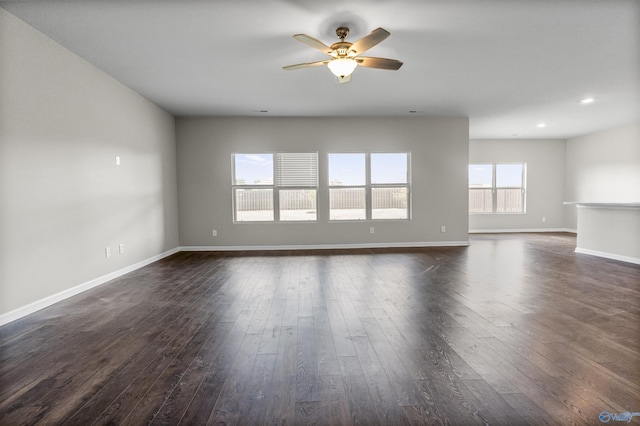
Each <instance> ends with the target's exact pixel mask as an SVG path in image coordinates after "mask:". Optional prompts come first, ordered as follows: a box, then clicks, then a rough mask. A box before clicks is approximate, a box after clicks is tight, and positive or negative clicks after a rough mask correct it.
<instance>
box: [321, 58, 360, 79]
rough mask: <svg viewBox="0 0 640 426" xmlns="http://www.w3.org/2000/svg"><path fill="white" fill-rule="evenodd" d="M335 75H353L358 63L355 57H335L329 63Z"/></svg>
mask: <svg viewBox="0 0 640 426" xmlns="http://www.w3.org/2000/svg"><path fill="white" fill-rule="evenodd" d="M327 66H328V67H329V69H330V70H331V72H332V73H333V75H335V76H336V77H346V76H348V75H351V73H352V72H353V70H355V69H356V67H357V66H358V63H357V62H356V61H355V60H353V59H346V58H342V59H334V60H333V61H331V62H329V63H328V64H327Z"/></svg>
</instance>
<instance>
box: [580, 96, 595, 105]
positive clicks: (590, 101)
mask: <svg viewBox="0 0 640 426" xmlns="http://www.w3.org/2000/svg"><path fill="white" fill-rule="evenodd" d="M593 101H595V99H593V98H584V99H583V100H581V101H580V103H581V104H582V105H587V104H591V103H593Z"/></svg>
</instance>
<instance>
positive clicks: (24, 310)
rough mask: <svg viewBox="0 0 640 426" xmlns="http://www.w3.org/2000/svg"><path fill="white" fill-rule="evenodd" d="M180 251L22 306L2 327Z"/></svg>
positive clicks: (2, 317)
mask: <svg viewBox="0 0 640 426" xmlns="http://www.w3.org/2000/svg"><path fill="white" fill-rule="evenodd" d="M178 251H180V249H179V248H174V249H172V250H169V251H166V252H164V253H160V254H158V255H156V256H152V257H150V258H148V259H145V260H143V261H140V262H138V263H135V264H133V265H130V266H127V267H126V268H122V269H119V270H117V271H114V272H111V273H109V274H107V275H103V276H101V277H98V278H95V279H93V280H91V281H87V282H85V283H82V284H80V285H77V286H75V287H72V288H69V289H66V290H63V291H61V292H60V293H56V294H52V295H51V296H47V297H45V298H44V299H40V300H37V301H35V302H33V303H29V304H28V305H25V306H22V307H20V308H18V309H14V310H13V311H9V312H7V313H6V314H2V315H0V326H2V325H4V324H8V323H10V322H12V321H15V320H17V319H19V318H22V317H24V316H27V315H29V314H32V313H34V312H36V311H39V310H40V309H43V308H46V307H47V306H51V305H53V304H54V303H58V302H60V301H62V300H64V299H68V298H69V297H72V296H75V295H76V294H80V293H82V292H83V291H87V290H89V289H91V288H94V287H97V286H99V285H102V284H104V283H106V282H108V281H111V280H113V279H115V278H118V277H121V276H122V275H125V274H128V273H129V272H133V271H135V270H136V269H140V268H142V267H143V266H147V265H149V264H151V263H153V262H157V261H158V260H160V259H164V258H165V257H167V256H171V255H172V254H174V253H177V252H178Z"/></svg>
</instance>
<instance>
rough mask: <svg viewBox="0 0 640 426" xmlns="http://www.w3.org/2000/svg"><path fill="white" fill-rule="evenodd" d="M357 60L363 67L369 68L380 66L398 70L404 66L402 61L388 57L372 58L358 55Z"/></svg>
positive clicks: (385, 68) (384, 68)
mask: <svg viewBox="0 0 640 426" xmlns="http://www.w3.org/2000/svg"><path fill="white" fill-rule="evenodd" d="M355 60H356V62H357V63H358V65H359V66H361V67H367V68H380V69H383V70H394V71H395V70H397V69H400V67H401V66H402V62H400V61H398V60H397V59H388V58H372V57H369V56H358V57H356V58H355Z"/></svg>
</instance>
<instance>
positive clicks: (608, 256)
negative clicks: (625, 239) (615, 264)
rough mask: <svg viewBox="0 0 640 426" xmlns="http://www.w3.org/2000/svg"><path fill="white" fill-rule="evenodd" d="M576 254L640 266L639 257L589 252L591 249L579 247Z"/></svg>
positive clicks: (595, 251)
mask: <svg viewBox="0 0 640 426" xmlns="http://www.w3.org/2000/svg"><path fill="white" fill-rule="evenodd" d="M575 252H576V253H579V254H588V255H589V256H597V257H604V258H606V259H612V260H619V261H621V262H628V263H634V264H636V265H640V258H637V257H631V256H623V255H621V254H614V253H607V252H604V251H597V250H589V249H585V248H580V247H577V248H576V249H575Z"/></svg>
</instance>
